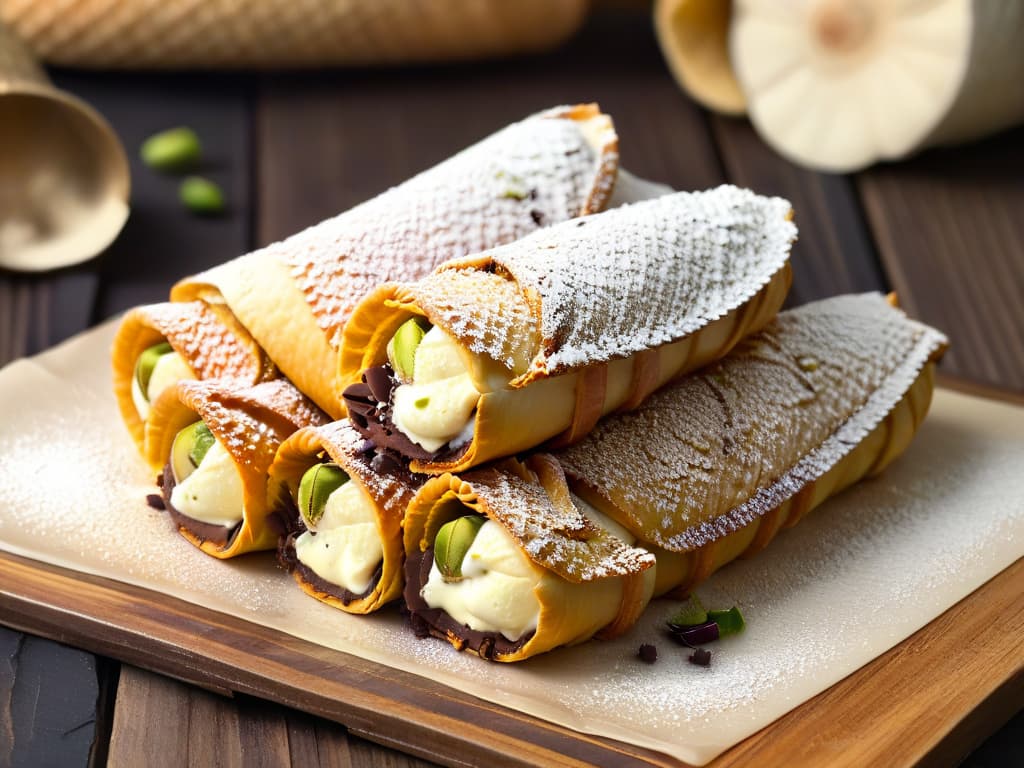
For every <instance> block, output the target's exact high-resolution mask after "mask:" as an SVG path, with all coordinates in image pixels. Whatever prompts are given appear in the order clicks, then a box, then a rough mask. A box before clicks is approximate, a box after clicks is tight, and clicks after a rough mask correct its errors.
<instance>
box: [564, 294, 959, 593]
mask: <svg viewBox="0 0 1024 768" xmlns="http://www.w3.org/2000/svg"><path fill="white" fill-rule="evenodd" d="M946 344H947V342H946V339H945V337H944V336H943V335H942V334H941V333H939V332H938V331H936V330H934V329H932V328H929V327H928V326H925V325H922V324H920V323H917V322H915V321H913V320H910V319H908V318H907V317H906V316H905V315H904V314H903V313H902V312H901V311H900V310H898V309H896V308H894V307H893V306H890V304H889V303H887V301H886V299H885V298H884V297H882V296H881V295H880V294H863V295H854V296H841V297H838V298H833V299H827V300H824V301H819V302H814V303H812V304H808V305H805V306H803V307H800V308H798V309H794V310H790V311H787V312H783V313H781V314H780V315H779V316H778V317H777V318H776V319H775V321H774V322H772V323H771V324H770V325H769V326H768V327H767V328H765V329H764V330H763V331H762V332H761V333H759V334H757V335H755V336H752V337H750V338H748V339H745V340H744V341H743V342H741V343H740V344H739V345H738V346H737V348H736V349H735V350H734V351H733V352H732V353H731V354H730V355H729V356H728V357H726V358H725V359H723V360H721V361H720V362H718V363H716V364H715V365H713V366H711V367H709V368H707V369H705V370H704V371H701V372H700V373H698V374H695V375H693V376H690V377H688V378H686V379H683V380H681V381H679V382H677V383H675V384H673V385H671V386H669V387H666V388H664V389H663V390H661V391H660V392H658V393H656V394H655V395H653V396H652V397H651V398H650V399H649V400H648V401H647V402H646V403H644V404H643V405H642V406H641V407H640V408H638V409H636V410H634V411H632V412H631V413H624V414H618V415H616V416H614V417H612V418H609V419H607V420H605V421H603V422H602V423H600V424H599V425H598V426H597V427H596V429H594V431H593V432H592V433H591V434H590V435H588V436H587V437H586V438H585V439H584V440H582V441H581V442H579V443H577V444H576V445H573V446H569V447H567V448H565V449H563V450H561V451H559V452H557V454H556V455H557V457H558V461H559V463H560V464H561V465H562V467H563V468H564V470H565V473H566V476H567V477H568V478H569V484H570V487H571V488H572V489H573V491H574V492H575V493H577V494H579V495H580V496H581V497H582V498H584V499H586V500H587V501H588V502H589V503H591V504H593V505H594V506H596V507H597V508H598V509H600V510H601V511H602V512H604V513H605V514H607V515H609V516H610V517H612V518H613V519H614V520H616V521H617V522H618V523H620V524H621V525H623V526H624V527H625V528H626V529H627V530H629V531H630V533H632V534H633V535H635V536H636V537H637V539H638V541H639V542H640V545H641V546H644V547H648V548H650V549H651V550H652V551H654V552H656V553H657V554H658V583H657V587H656V593H657V594H661V593H664V592H666V591H668V590H671V589H676V590H678V591H679V592H680V593H685V592H687V591H688V590H690V589H692V588H693V587H694V586H695V585H696V584H697V583H699V582H700V581H702V580H703V579H705V578H707V577H708V576H709V575H710V574H711V573H712V572H714V571H715V570H716V569H717V568H719V567H721V566H722V565H724V564H725V563H727V562H729V561H731V560H733V559H734V558H736V557H739V556H749V555H752V554H753V553H755V552H757V551H759V550H760V549H761V548H763V547H764V546H765V545H766V544H767V543H768V542H769V541H771V539H772V538H773V537H774V536H775V534H776V533H778V531H779V530H780V529H781V528H783V527H786V526H791V525H793V524H794V523H796V522H797V521H798V520H799V519H800V518H801V517H802V516H803V515H805V514H806V513H807V512H808V511H809V510H811V509H813V508H814V507H816V506H817V505H818V504H820V503H821V502H822V501H824V500H825V499H826V498H828V497H829V496H831V495H834V494H836V493H838V492H839V491H841V490H842V489H844V488H846V487H847V486H849V485H851V484H852V483H855V482H857V481H858V480H860V479H861V478H864V477H870V476H873V475H876V474H878V473H879V472H881V471H882V470H883V469H884V468H885V467H886V466H887V465H888V464H889V463H890V462H891V461H892V460H893V459H894V458H896V457H897V456H898V455H899V454H900V453H902V452H903V451H904V450H905V449H906V447H907V446H908V444H909V443H910V441H911V439H912V437H913V435H914V432H915V430H916V429H917V427H918V426H919V425H920V423H921V421H922V420H923V419H924V417H925V414H926V413H927V411H928V406H929V404H930V402H931V394H932V389H933V385H934V368H935V363H936V361H937V360H938V359H939V358H940V357H941V355H942V353H943V352H944V351H945V348H946ZM638 462H640V464H641V465H640V466H638Z"/></svg>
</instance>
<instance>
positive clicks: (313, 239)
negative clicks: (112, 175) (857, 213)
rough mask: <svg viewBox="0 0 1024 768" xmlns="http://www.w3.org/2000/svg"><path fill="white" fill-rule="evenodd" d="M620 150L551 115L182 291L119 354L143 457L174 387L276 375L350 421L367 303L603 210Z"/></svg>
mask: <svg viewBox="0 0 1024 768" xmlns="http://www.w3.org/2000/svg"><path fill="white" fill-rule="evenodd" d="M617 148H618V140H617V137H616V135H615V131H614V128H613V126H612V122H611V118H610V117H609V116H608V115H605V114H603V113H601V111H600V110H599V108H598V107H597V106H596V105H592V104H589V105H578V106H575V107H559V108H556V109H552V110H549V111H547V112H544V113H541V114H539V115H536V116H533V117H530V118H527V119H526V120H523V121H521V122H518V123H515V124H513V125H511V126H509V127H507V128H505V129H504V130H502V131H499V132H498V133H496V134H494V135H492V136H490V137H489V138H487V139H484V140H483V141H481V142H480V143H478V144H476V145H474V146H472V147H470V148H468V149H466V150H465V151H463V152H461V153H460V154H458V155H455V156H454V157H452V158H451V159H449V160H447V161H445V162H443V163H441V164H440V165H438V166H435V167H434V168H432V169H430V170H427V171H425V172H423V173H421V174H420V175H418V176H416V177H415V178H413V179H410V180H409V181H407V182H405V183H404V184H402V185H400V186H398V187H395V188H393V189H391V190H389V191H387V192H385V193H383V194H382V195H379V196H378V197H376V198H374V199H372V200H370V201H368V202H366V203H363V204H362V205H359V206H357V207H355V208H353V209H352V210H350V211H348V212H346V213H343V214H341V215H339V216H336V217H334V218H332V219H328V220H327V221H324V222H321V223H320V224H317V225H316V226H314V227H311V228H309V229H307V230H305V231H303V232H300V233H299V234H297V235H295V236H293V237H290V238H288V239H287V240H284V241H282V242H280V243H275V244H273V245H270V246H268V247H267V248H264V249H262V250H259V251H256V252H254V253H251V254H248V255H246V256H242V257H240V258H237V259H235V260H233V261H230V262H228V263H226V264H223V265H221V266H219V267H215V268H214V269H212V270H209V271H207V272H204V273H201V274H199V275H196V276H194V277H190V278H186V279H184V280H182V281H181V282H179V283H178V284H177V285H176V286H175V287H174V288H173V289H172V291H171V298H172V300H173V303H172V304H170V305H167V304H160V305H154V306H150V307H143V308H140V309H137V310H135V311H133V312H131V313H129V314H128V316H127V317H126V318H125V320H124V322H123V323H122V325H121V328H120V329H119V331H118V335H117V337H116V339H115V342H114V350H113V363H114V390H115V392H116V394H117V398H118V403H119V406H120V409H121V413H122V415H123V417H124V420H125V423H126V424H127V426H128V429H129V431H130V432H131V434H132V436H133V438H134V439H135V440H136V442H137V443H138V444H139V448H140V450H141V451H143V453H145V452H146V451H145V448H144V446H143V445H142V444H141V440H142V439H143V436H144V434H145V429H144V425H145V420H146V418H145V417H146V414H148V412H149V410H150V402H151V401H152V400H154V399H155V397H156V396H157V394H159V392H158V390H159V389H160V387H161V386H162V385H166V384H167V383H169V382H172V381H174V380H177V379H188V378H199V379H206V378H222V377H231V378H238V379H240V380H241V381H243V382H245V383H247V384H256V383H259V382H260V381H265V380H268V379H271V378H274V377H275V376H276V375H277V372H278V371H277V367H279V368H280V371H281V372H283V373H284V374H285V375H286V376H288V377H289V378H290V379H291V380H292V382H293V383H294V384H296V386H298V387H299V389H300V390H302V391H303V392H305V393H306V394H307V395H308V396H309V397H311V398H312V399H313V400H314V402H316V403H318V404H319V405H320V407H322V408H323V409H324V410H326V411H327V412H328V413H330V414H331V415H332V416H333V417H335V418H337V417H339V416H342V415H343V407H342V405H341V402H340V393H339V391H338V386H337V381H336V379H335V375H336V362H335V361H336V354H337V353H336V349H335V348H336V346H337V342H338V340H339V337H340V332H341V329H342V327H343V326H344V324H345V321H346V320H347V318H348V315H349V314H350V312H351V310H352V307H353V306H354V305H355V303H356V302H357V301H358V300H359V299H360V298H362V297H363V295H364V294H365V293H367V292H368V291H369V290H370V289H371V288H372V287H374V286H376V285H377V284H378V283H380V282H383V281H385V280H396V279H402V280H413V279H416V278H418V277H421V276H423V275H425V274H427V273H428V272H429V270H431V269H432V268H433V267H434V266H436V265H437V264H439V263H441V262H442V261H444V260H446V259H448V258H451V257H454V256H460V255H462V254H466V253H473V252H476V251H480V250H483V249H485V248H489V247H492V246H495V245H499V244H501V243H506V242H510V241H512V240H515V239H517V238H519V237H522V236H523V235H526V234H528V233H530V232H533V231H534V230H536V229H538V228H540V227H542V226H546V225H549V224H553V223H556V222H560V221H565V220H567V219H570V218H573V217H575V216H579V215H583V214H587V213H592V212H594V211H599V210H601V209H602V208H603V207H604V206H605V205H606V204H607V203H608V202H609V199H610V197H611V196H612V194H613V188H614V186H615V182H616V174H617V168H618V151H617ZM626 181H627V182H628V183H627V186H628V187H630V189H632V190H638V191H642V192H645V193H650V194H653V193H654V188H653V185H650V184H646V185H645V184H643V183H642V182H638V181H637V180H634V179H631V178H628V179H626ZM275 365H276V366H277V367H275ZM154 368H158V373H157V374H156V375H155V376H154V377H153V378H152V379H151V378H150V374H151V372H152V371H153V370H154Z"/></svg>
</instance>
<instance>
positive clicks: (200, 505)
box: [171, 440, 245, 528]
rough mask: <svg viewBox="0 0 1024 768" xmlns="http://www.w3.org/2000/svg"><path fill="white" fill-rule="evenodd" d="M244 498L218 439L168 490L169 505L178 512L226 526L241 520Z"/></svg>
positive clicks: (240, 483) (195, 518) (232, 460)
mask: <svg viewBox="0 0 1024 768" xmlns="http://www.w3.org/2000/svg"><path fill="white" fill-rule="evenodd" d="M176 479H177V478H176ZM244 499H245V493H244V490H243V488H242V476H241V475H240V474H238V468H237V467H236V466H235V461H234V459H233V458H231V454H230V453H228V452H227V450H226V449H225V448H224V446H223V445H221V444H220V441H219V440H215V441H214V443H213V445H211V446H210V449H209V450H208V451H207V452H206V455H205V456H204V457H203V460H202V461H201V462H199V466H198V467H196V469H195V470H193V472H192V473H191V474H190V475H189V476H188V477H186V478H185V479H184V480H182V481H181V482H178V483H177V484H176V485H175V486H174V490H173V491H171V505H172V506H173V507H174V508H175V509H176V510H178V511H179V512H180V513H181V514H183V515H186V516H188V517H191V518H192V519H193V520H198V521H199V522H202V523H209V524H210V525H223V526H225V527H227V528H231V527H233V526H235V525H237V524H238V523H240V522H241V520H242V515H243V511H244V509H245V501H244Z"/></svg>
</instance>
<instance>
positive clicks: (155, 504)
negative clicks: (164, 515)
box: [146, 493, 167, 511]
mask: <svg viewBox="0 0 1024 768" xmlns="http://www.w3.org/2000/svg"><path fill="white" fill-rule="evenodd" d="M146 503H147V504H149V506H151V507H152V508H153V509H159V510H161V511H163V510H165V509H167V507H165V506H164V500H163V498H162V497H161V496H160V494H158V493H148V494H146Z"/></svg>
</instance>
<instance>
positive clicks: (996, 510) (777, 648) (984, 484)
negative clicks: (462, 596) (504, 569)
mask: <svg viewBox="0 0 1024 768" xmlns="http://www.w3.org/2000/svg"><path fill="white" fill-rule="evenodd" d="M114 330H115V326H114V325H113V324H107V325H105V326H103V327H101V328H99V329H96V330H94V331H91V332H89V333H87V334H84V335H82V336H80V337H78V338H76V339H74V340H72V341H70V342H68V343H67V344H65V345H63V346H61V347H58V348H57V349H55V350H53V351H51V352H48V353H46V354H44V355H41V356H39V357H37V358H34V359H31V360H25V361H19V362H16V363H13V364H11V365H10V366H8V367H7V368H5V369H4V370H3V371H2V372H0V404H2V405H0V416H2V418H0V549H2V550H6V551H8V552H12V553H14V554H18V555H23V556H26V557H30V558H34V559H37V560H40V561H43V562H47V563H51V564H53V565H57V566H61V567H64V568H71V569H74V570H78V571H82V572H86V573H91V574H95V575H98V576H103V577H106V578H110V579H116V580H118V581H122V582H126V583H130V584H136V585H138V586H142V587H146V588H148V589H152V590H155V591H158V592H162V593H165V594H168V595H172V596H174V597H178V598H181V599H184V600H189V601H192V602H195V603H198V604H202V605H204V606H207V607H210V608H213V609H215V610H219V611H222V612H224V613H227V614H230V615H233V616H236V617H239V618H242V619H245V620H248V621H251V622H254V623H256V624H261V625H264V626H267V627H271V628H274V629H278V630H281V631H284V632H287V633H290V634H292V635H295V636H297V637H301V638H304V639H306V640H309V641H312V642H315V643H319V644H322V645H325V646H329V647H332V648H336V649H338V650H342V651H345V652H347V653H351V654H354V655H356V656H360V657H362V658H365V659H369V660H372V661H374V662H377V663H380V664H385V665H388V666H392V667H396V668H400V669H403V670H406V671H409V672H413V673H416V674H420V675H423V676H425V677H428V678H430V679H432V680H436V681H439V682H441V683H444V684H448V685H452V686H453V687H456V688H458V689H459V690H461V691H465V692H467V693H470V694H473V695H476V696H478V697H480V698H482V699H486V700H488V701H492V702H495V703H498V704H502V705H505V706H508V707H511V708H513V709H517V710H521V711H523V712H527V713H529V714H531V715H534V716H536V717H539V718H542V719H545V720H549V721H552V722H555V723H558V724H561V725H564V726H567V727H569V728H573V729H576V730H579V731H582V732H586V733H592V734H599V735H601V736H606V737H610V738H613V739H618V740H621V741H624V742H628V743H632V744H636V745H638V746H641V747H646V748H649V749H653V750H657V751H660V752H664V753H667V754H669V755H672V756H674V757H676V758H678V759H681V760H685V761H687V762H690V763H693V764H698V765H699V764H704V763H706V762H708V761H709V760H711V759H712V758H714V757H715V756H716V755H718V754H720V753H721V752H723V751H724V750H726V749H728V748H729V747H731V746H732V745H734V744H736V743H737V742H739V741H741V740H742V739H743V738H745V737H746V736H748V735H750V734H752V733H754V732H755V731H757V730H759V729H761V728H763V727H764V726H765V725H767V724H768V723H770V722H771V721H772V720H774V719H776V718H778V717H779V716H781V715H782V714H784V713H785V712H787V711H788V710H790V709H792V708H794V707H796V706H798V705H799V704H801V703H802V702H804V701H806V700H807V699H809V698H811V697H812V696H814V695H815V694H817V693H819V692H820V691H822V690H824V689H826V688H828V687H829V686H830V685H832V684H833V683H835V682H836V681H838V680H840V679H841V678H843V677H845V676H846V675H848V674H850V673H851V672H853V671H855V670H856V669H858V668H859V667H861V666H862V665H864V664H866V663H867V662H868V661H870V660H871V659H873V658H875V657H877V656H879V655H880V654H882V653H883V652H884V651H886V650H887V649H889V648H891V647H892V646H893V645H895V644H896V643H898V642H900V641H901V640H903V639H904V638H906V637H908V636H909V635H911V634H912V633H913V632H915V631H916V630H918V629H919V628H921V627H922V626H924V625H925V624H927V623H928V622H929V621H931V620H932V619H934V618H935V617H936V616H938V615H939V614H940V613H942V612H943V611H944V610H946V609H947V608H949V607H950V606H952V605H953V604H954V603H956V602H957V601H958V600H960V599H962V598H963V597H965V596H966V595H968V594H969V593H970V592H972V591H973V590H974V589H976V588H977V587H978V586H980V585H981V584H983V583H984V582H985V581H987V580H988V579H990V578H991V577H993V576H994V575H996V574H997V573H999V572H1000V571H1001V570H1003V569H1004V568H1006V567H1007V566H1009V565H1010V564H1012V563H1013V562H1014V561H1015V560H1016V559H1018V558H1019V557H1020V556H1021V555H1022V554H1024V474H1022V473H1021V472H1020V468H1021V467H1022V466H1024V409H1021V408H1016V407H1014V406H1009V405H1005V404H1000V403H995V402H990V401H986V400H981V399H977V398H972V397H968V396H965V395H960V394H954V393H951V392H947V391H939V392H937V393H936V397H935V402H934V405H933V408H932V413H931V415H930V416H929V417H928V419H927V420H926V422H925V424H924V426H923V427H922V429H921V434H920V435H919V436H918V438H917V440H916V441H915V442H914V444H913V445H912V446H911V448H910V450H909V451H908V452H907V454H906V455H905V456H904V457H902V458H901V459H899V460H897V461H896V462H895V463H894V464H893V466H892V467H890V468H889V470H888V471H887V472H886V473H885V474H884V475H883V476H882V477H881V478H879V479H877V480H873V481H869V482H866V483H862V484H861V485H859V486H857V487H856V488H854V489H852V490H851V491H849V492H847V493H845V494H844V495H842V496H840V497H839V498H837V499H834V500H832V501H830V502H829V503H827V504H826V505H824V506H823V507H822V508H821V509H819V510H816V511H815V512H814V513H812V514H811V515H810V516H809V517H808V518H807V519H806V520H804V521H803V522H801V523H800V525H798V526H796V527H795V528H793V529H792V530H790V531H787V532H784V533H782V534H781V535H780V536H779V537H778V539H777V540H776V541H774V542H773V543H772V544H771V546H769V547H768V548H767V550H765V552H763V553H761V554H760V555H758V556H757V557H756V558H754V559H753V560H750V561H744V562H740V563H736V564H734V565H732V566H730V567H728V568H726V569H725V570H724V571H721V572H719V573H718V574H716V575H715V576H714V577H713V578H712V579H711V580H710V581H709V582H708V583H707V584H705V585H704V586H702V587H701V588H700V589H699V593H700V595H701V597H702V598H703V600H704V602H705V603H706V604H709V605H713V606H716V607H728V606H731V605H733V604H734V603H735V604H737V605H739V606H740V608H741V609H742V611H743V614H744V616H745V617H746V620H747V630H746V632H744V633H743V634H742V635H739V636H736V637H731V638H727V639H725V640H722V641H720V642H718V643H716V644H715V645H714V646H712V650H713V653H714V661H713V663H712V666H711V667H709V668H701V667H696V666H694V665H692V664H690V663H688V662H687V660H686V654H685V653H684V652H683V649H681V648H679V647H677V646H675V645H674V644H673V643H672V642H671V641H669V640H667V639H666V638H665V636H664V635H663V634H662V630H661V626H660V625H661V622H662V621H663V620H664V618H665V617H666V616H667V615H668V614H669V613H670V612H672V610H673V609H674V607H675V606H676V603H674V602H671V601H656V602H655V603H653V604H652V606H651V607H650V608H649V609H648V610H647V612H646V614H645V615H644V616H643V617H642V618H641V620H640V622H639V624H638V625H637V626H636V627H635V628H634V629H633V630H632V631H631V632H629V633H628V634H627V635H626V636H625V637H622V638H620V639H619V640H616V641H614V642H596V641H595V642H590V643H587V644H585V645H583V646H579V647H576V648H567V649H562V650H559V651H555V652H553V653H550V654H547V655H545V656H541V657H538V658H535V659H531V660H529V661H527V662H524V663H520V664H515V665H497V664H488V663H486V662H483V661H481V660H480V659H478V658H476V657H473V656H469V655H466V654H459V653H457V652H455V651H454V650H453V649H452V648H451V647H450V646H449V645H448V644H447V643H444V642H441V641H436V640H430V639H428V640H418V639H416V638H415V637H414V636H413V635H412V634H411V633H410V632H409V631H408V629H407V628H406V627H405V626H404V624H403V621H402V619H401V618H400V617H399V615H398V612H397V611H395V610H385V611H383V612H382V613H380V614H376V615H374V616H368V617H364V616H350V615H348V614H345V613H343V612H341V611H337V610H334V609H332V608H330V607H328V606H326V605H323V604H321V603H319V602H317V601H316V600H313V599H311V598H308V597H307V596H305V595H304V594H302V593H301V592H300V591H299V590H298V588H297V587H296V585H295V584H294V582H293V581H292V580H291V578H290V577H289V576H287V575H286V574H285V573H284V572H282V571H280V570H278V569H277V568H275V567H273V564H272V561H271V558H270V557H269V556H255V557H248V558H242V559H240V560H236V561H231V562H221V561H218V560H214V559H213V558H209V557H206V556H204V555H203V554H202V553H200V552H199V551H198V550H196V549H195V548H194V547H192V546H191V545H190V544H188V543H186V542H185V541H184V540H183V539H181V538H180V537H179V536H178V535H177V534H175V533H174V532H173V531H172V528H171V525H170V523H169V521H168V519H167V516H166V514H165V513H162V512H158V511H155V510H152V509H150V508H149V507H148V506H147V505H146V503H145V500H144V497H145V495H146V494H147V493H152V492H153V485H152V480H153V478H152V477H150V473H149V472H148V471H147V470H146V468H145V467H144V466H143V464H142V463H141V460H140V459H139V458H138V456H137V454H136V452H135V448H134V446H133V445H132V443H131V440H130V439H129V438H128V436H127V434H126V433H125V432H124V429H123V427H122V426H121V424H120V421H119V418H118V415H117V408H116V405H115V403H114V399H113V396H112V395H111V394H110V391H111V390H110V381H109V379H110V374H109V365H108V363H107V360H108V350H109V346H110V342H111V339H112V338H113V334H114ZM638 471H641V470H640V469H638ZM641 643H655V644H656V645H657V646H658V648H659V660H658V662H657V663H656V664H654V665H646V664H643V663H642V662H639V661H638V660H637V659H636V650H637V647H638V646H639V645H640V644H641Z"/></svg>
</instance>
